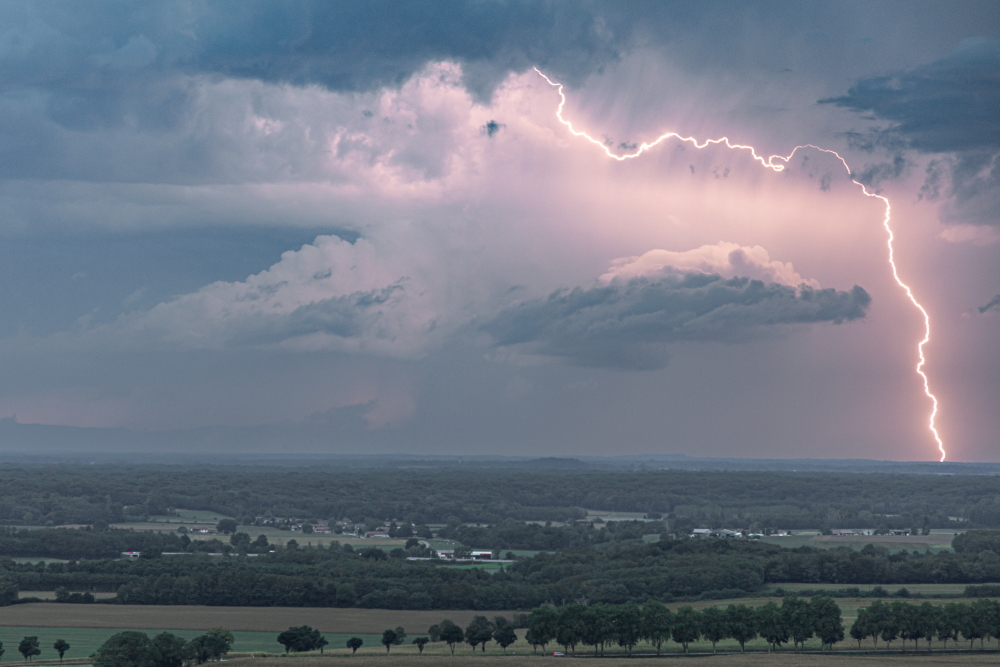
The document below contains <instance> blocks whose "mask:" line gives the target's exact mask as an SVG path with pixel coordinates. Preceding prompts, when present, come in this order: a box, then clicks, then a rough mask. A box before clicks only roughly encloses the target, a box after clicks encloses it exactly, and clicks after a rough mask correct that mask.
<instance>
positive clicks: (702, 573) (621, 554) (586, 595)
mask: <svg viewBox="0 0 1000 667" xmlns="http://www.w3.org/2000/svg"><path fill="white" fill-rule="evenodd" d="M994 538H995V536H994ZM980 542H981V543H983V544H989V543H990V542H989V540H980ZM992 544H993V545H994V548H982V549H981V550H964V551H963V552H961V553H952V552H942V553H937V554H933V553H917V552H906V551H900V552H897V553H889V552H888V551H887V550H886V549H884V548H879V547H874V546H871V545H869V546H866V547H865V548H864V549H862V550H860V551H857V550H853V549H848V548H837V549H829V550H823V549H816V548H813V547H799V548H796V549H788V548H783V547H779V546H775V545H769V544H763V543H755V542H750V541H745V540H720V539H709V540H693V539H681V540H661V541H659V542H654V543H648V544H647V543H644V542H642V541H639V540H634V541H616V542H609V543H606V544H601V545H595V546H590V547H577V548H570V549H565V550H563V551H559V552H556V553H540V554H538V555H536V556H534V557H530V558H522V559H518V560H517V561H516V562H513V563H510V564H508V565H507V566H506V567H504V568H503V569H501V570H498V571H493V572H492V573H491V572H490V571H486V570H483V569H479V568H471V569H464V568H458V567H454V566H451V565H448V564H445V563H442V562H440V561H436V560H431V561H409V560H406V556H407V553H408V552H407V551H406V550H405V549H402V548H400V549H394V550H392V551H391V552H390V553H389V554H387V553H386V551H384V550H382V549H379V548H377V547H368V548H365V549H360V550H355V549H353V548H351V547H350V546H349V545H337V544H332V545H331V546H330V547H329V548H322V547H300V546H296V545H289V546H286V547H283V548H280V549H277V550H275V551H274V552H273V553H264V554H261V555H259V556H256V557H251V556H249V555H234V556H231V557H223V558H211V557H208V556H205V555H198V554H192V555H179V556H166V555H160V554H159V551H158V550H157V549H150V550H147V551H146V552H144V553H143V557H140V558H135V559H118V560H116V559H101V560H80V561H72V562H68V563H60V562H54V563H48V564H46V563H35V564H32V563H18V562H15V561H13V560H12V559H6V558H4V559H0V588H4V587H6V588H7V589H10V588H13V590H15V591H16V590H18V589H20V590H38V591H54V590H60V589H63V590H64V591H66V592H68V591H75V592H78V593H82V592H86V591H93V592H98V591H106V592H114V593H116V596H115V597H114V598H111V599H110V600H109V602H110V603H117V604H164V605H178V604H199V605H221V606H243V605H246V606H316V607H355V606H357V607H367V608H384V609H483V610H490V609H530V608H533V607H536V606H538V605H541V604H545V603H551V604H554V605H557V606H561V605H564V604H568V603H570V602H574V601H583V602H587V603H588V604H589V603H607V604H623V603H626V602H635V603H637V604H641V603H644V602H646V601H648V600H658V601H660V602H672V601H676V600H689V599H723V598H730V597H742V596H746V595H749V594H753V593H758V592H760V591H763V590H776V589H778V588H780V587H781V584H783V583H789V582H798V583H802V582H805V583H824V584H842V585H843V587H844V591H843V592H844V593H851V594H852V595H854V596H857V595H859V594H860V593H859V591H858V590H857V587H858V586H872V585H898V586H904V587H905V586H906V585H908V584H917V583H952V584H969V585H973V586H976V585H978V586H981V587H982V590H981V591H980V592H979V594H989V591H991V590H993V588H994V587H991V586H987V585H988V584H990V583H991V582H996V581H1000V554H998V553H997V551H996V550H995V545H996V540H995V539H994V540H993V542H992ZM411 548H412V549H420V548H422V547H419V546H414V547H411ZM852 587H854V590H853V592H852ZM875 590H876V591H879V590H882V589H875ZM881 594H883V595H884V594H885V593H884V592H882V593H881ZM973 594H976V592H975V591H973ZM81 597H82V596H81ZM64 599H66V600H67V601H79V602H85V601H86V600H83V599H80V598H78V599H76V600H71V599H69V598H68V597H64ZM10 601H13V600H10Z"/></svg>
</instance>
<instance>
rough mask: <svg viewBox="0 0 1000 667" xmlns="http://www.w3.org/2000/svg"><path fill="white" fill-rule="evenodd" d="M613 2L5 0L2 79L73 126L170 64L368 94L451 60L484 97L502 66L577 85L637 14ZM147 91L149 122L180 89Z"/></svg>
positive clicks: (177, 69)
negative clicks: (34, 91)
mask: <svg viewBox="0 0 1000 667" xmlns="http://www.w3.org/2000/svg"><path fill="white" fill-rule="evenodd" d="M612 7H613V6H608V5H602V4H601V3H572V4H570V3H560V2H523V1H516V0H512V1H506V2H466V1H459V0H433V1H429V0H424V1H416V2H407V3H395V2H378V1H374V2H373V1H357V0H355V1H343V2H321V1H303V2H292V3H275V2H264V1H257V2H254V1H242V0H241V1H239V2H235V1H234V2H226V1H221V2H204V1H203V2H190V3H188V2H150V3H135V4H132V3H95V2H88V3H72V2H48V3H36V2H22V3H6V4H5V5H4V7H2V8H0V19H2V23H3V24H4V25H6V26H7V32H6V33H5V34H0V60H2V62H3V65H4V66H3V68H2V70H0V87H2V88H4V89H8V90H9V89H11V88H15V87H17V88H21V89H25V88H42V89H47V90H51V91H55V90H58V91H60V95H59V98H58V99H56V100H53V104H54V106H55V108H54V109H53V113H54V115H56V116H57V117H59V118H60V119H62V120H63V121H64V122H67V123H71V124H73V125H74V126H80V125H81V124H88V123H96V124H104V123H109V122H115V121H116V120H117V121H119V122H120V121H121V120H122V112H123V111H125V108H126V107H128V106H129V102H128V100H126V99H125V98H126V94H127V93H129V92H130V91H131V92H133V93H134V92H135V90H134V88H135V87H139V86H145V87H148V86H149V85H150V83H151V82H152V81H155V80H156V79H157V78H158V77H159V78H169V75H170V74H172V73H187V74H212V75H224V76H231V77H236V78H248V79H259V80H261V81H267V82H273V83H290V84H295V85H310V84H315V85H320V86H323V87H325V88H327V89H329V90H334V91H367V90H373V89H377V88H379V87H382V86H395V85H399V84H400V83H402V82H403V81H405V80H406V79H407V78H409V77H410V76H411V75H412V74H413V73H414V72H416V71H417V70H419V69H421V68H422V67H423V66H424V65H426V64H427V63H428V62H431V61H439V60H457V61H459V62H461V63H463V65H465V66H466V75H467V83H468V85H469V87H470V89H472V90H474V91H476V92H477V93H479V94H481V95H483V96H488V95H489V94H490V93H491V92H492V88H493V87H494V86H495V85H496V84H497V83H498V82H499V81H500V80H502V78H503V77H504V76H505V75H506V74H507V72H509V71H512V70H513V71H522V70H524V69H527V68H528V67H530V66H533V65H540V66H545V67H549V68H551V69H552V70H553V71H555V72H557V73H558V74H559V75H560V76H563V77H567V79H568V80H576V81H579V80H580V79H581V78H582V77H584V76H586V75H587V74H590V73H591V72H593V71H595V70H597V69H599V68H600V67H601V66H602V65H604V64H605V63H607V62H609V61H612V60H614V59H616V58H617V57H618V56H619V54H620V53H621V52H622V50H623V49H625V48H627V46H628V45H629V43H630V40H631V36H632V32H633V31H634V23H635V20H634V19H635V16H634V13H633V11H625V12H623V11H614V10H613V9H612ZM634 10H635V11H636V12H639V13H641V11H642V6H636V7H634ZM152 97H154V99H150V100H148V102H149V103H150V105H151V106H153V103H154V102H155V103H156V104H155V106H157V107H160V108H159V109H158V110H154V109H152V108H151V109H147V110H145V111H146V115H147V116H152V117H153V118H151V119H148V121H149V122H154V123H155V122H160V123H163V122H169V121H170V116H171V114H172V113H175V112H176V104H177V103H179V102H180V101H182V100H183V97H184V92H183V90H182V89H178V88H176V87H173V86H170V85H166V86H165V87H164V88H163V90H161V91H160V95H159V98H158V99H155V96H152ZM143 102H145V101H140V104H142V103H143ZM123 105H125V106H123Z"/></svg>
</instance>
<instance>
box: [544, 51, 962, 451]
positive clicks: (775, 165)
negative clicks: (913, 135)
mask: <svg viewBox="0 0 1000 667" xmlns="http://www.w3.org/2000/svg"><path fill="white" fill-rule="evenodd" d="M534 69H535V71H536V72H538V75H539V76H541V77H542V78H543V79H545V81H546V82H547V83H548V84H549V85H550V86H552V87H553V88H555V89H556V90H557V91H558V93H559V106H558V107H557V108H556V118H558V119H559V122H560V123H562V124H563V125H565V126H566V129H567V130H569V132H570V134H572V135H573V136H574V137H580V138H582V139H586V140H587V141H589V142H590V143H592V144H594V145H595V146H597V147H598V148H600V149H601V150H602V151H603V152H604V154H605V155H606V156H607V157H609V158H611V159H612V160H617V161H619V162H624V161H625V160H631V159H633V158H637V157H639V156H640V155H642V154H643V153H645V152H647V151H649V150H652V149H653V148H656V147H657V146H659V145H660V144H662V143H663V142H665V141H667V140H668V139H677V140H678V141H682V142H685V143H689V144H691V145H692V146H694V147H695V148H705V147H707V146H711V145H722V144H724V145H725V146H726V147H727V148H731V149H733V150H744V151H749V152H750V155H751V156H753V159H754V160H756V161H757V162H759V163H760V164H761V166H762V167H765V168H767V169H771V170H773V171H776V172H780V171H784V170H785V167H786V166H787V165H788V162H789V160H791V159H792V158H793V157H794V156H795V154H796V153H797V152H798V151H799V149H805V148H812V149H814V150H817V151H820V152H821V153H828V154H830V155H833V156H835V157H836V158H837V159H838V160H840V163H841V164H842V165H844V169H845V170H846V171H847V175H848V177H849V178H850V179H851V182H852V183H854V184H855V185H857V186H858V187H859V188H861V192H862V193H864V195H865V196H866V197H872V198H874V199H880V200H881V201H882V203H883V204H884V205H885V218H884V219H883V220H882V226H883V227H885V231H886V234H887V235H888V241H887V246H888V249H889V266H890V267H892V277H893V278H894V279H895V280H896V284H898V285H899V286H900V287H901V288H903V290H904V291H905V292H906V297H907V298H908V299H909V300H910V303H912V304H913V306H914V307H915V308H916V309H917V310H919V311H920V314H921V315H922V316H923V318H924V337H923V338H922V339H921V340H920V342H919V343H917V359H918V361H917V367H916V371H917V375H919V376H920V378H921V380H922V381H923V385H924V394H926V396H927V398H929V399H930V401H931V414H930V418H929V420H928V424H927V426H928V428H929V429H930V432H931V434H932V435H933V436H934V440H935V442H937V448H938V451H939V452H940V453H941V459H940V460H941V461H944V460H945V457H946V456H947V453H946V452H945V449H944V440H942V439H941V434H940V433H938V430H937V425H936V422H937V415H938V399H937V396H935V395H934V393H933V392H932V391H931V384H930V379H929V378H928V377H927V373H926V372H925V371H924V366H925V365H926V364H927V358H926V356H925V355H924V346H925V345H926V344H927V343H929V342H930V340H931V317H930V315H929V314H928V313H927V309H926V308H924V307H923V305H921V303H920V302H919V301H917V297H916V296H914V294H913V290H912V289H910V286H909V285H907V284H906V283H905V282H903V279H902V278H900V277H899V270H898V269H897V268H896V253H895V248H894V247H893V241H894V240H895V235H894V234H893V232H892V227H891V226H890V224H889V223H890V221H891V213H892V207H891V205H890V204H889V199H888V198H887V197H884V196H882V195H880V194H877V193H875V192H869V190H868V188H867V187H865V185H864V183H861V182H860V181H857V180H855V178H854V173H853V172H852V171H851V167H850V166H849V165H848V164H847V160H845V159H844V158H843V157H841V155H840V153H838V152H837V151H834V150H830V149H829V148H821V147H819V146H814V145H813V144H803V145H801V146H796V147H795V148H793V149H792V152H791V153H789V154H788V155H784V156H782V155H772V156H770V157H768V158H766V159H765V158H764V157H763V156H761V155H758V154H757V151H756V149H755V148H754V147H753V146H748V145H745V144H734V143H732V142H731V141H730V140H729V137H719V138H718V139H706V140H704V141H701V142H699V141H698V140H697V139H695V138H694V137H685V136H683V135H680V134H678V133H677V132H664V133H663V134H661V135H660V136H658V137H657V138H656V139H654V140H653V141H644V142H642V143H641V144H640V145H639V146H638V147H637V148H636V149H635V150H634V151H633V152H631V153H624V154H622V155H618V154H616V153H614V152H613V151H612V150H611V148H610V147H609V146H608V145H607V144H605V143H604V142H602V141H600V140H598V139H595V138H593V137H592V136H590V135H589V134H587V133H586V132H583V131H580V130H577V129H576V128H575V127H573V123H572V122H571V121H568V120H566V119H565V118H563V108H564V107H565V106H566V93H565V92H564V91H563V85H562V84H561V83H557V82H555V81H553V80H552V79H550V78H549V77H547V76H546V75H545V74H544V73H543V72H542V71H541V70H540V69H538V68H537V67H536V68H534Z"/></svg>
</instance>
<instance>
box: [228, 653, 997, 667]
mask: <svg viewBox="0 0 1000 667" xmlns="http://www.w3.org/2000/svg"><path fill="white" fill-rule="evenodd" d="M551 659H552V658H551V657H545V656H540V655H538V656H531V655H518V656H506V657H504V656H489V655H487V656H482V655H478V656H475V657H473V656H469V655H461V656H460V655H458V654H456V655H455V656H454V657H453V658H452V657H449V658H448V662H447V663H445V664H448V665H454V666H455V667H458V666H459V665H476V666H477V667H526V666H527V667H533V666H534V665H538V664H539V663H540V662H542V661H546V662H547V661H549V660H551ZM350 660H351V663H350V664H352V665H359V666H360V665H370V666H372V667H374V666H375V665H378V666H379V667H410V666H412V665H433V664H440V662H439V661H438V660H436V659H435V657H434V656H416V655H413V656H410V655H403V654H391V655H388V656H387V655H385V653H384V652H383V654H382V655H378V656H376V655H361V653H360V652H359V653H358V655H356V656H353V657H352V658H350ZM887 662H888V663H889V664H898V665H900V667H902V665H917V666H918V667H950V666H951V665H963V666H964V665H970V666H976V665H993V664H996V662H997V658H996V655H991V654H970V655H962V654H957V653H943V654H939V653H934V654H931V655H928V654H923V655H917V654H915V653H907V654H906V655H905V656H898V657H897V656H892V657H889V656H888V655H886V654H884V653H880V654H879V655H817V654H805V655H798V654H794V653H789V654H780V655H779V654H771V655H769V654H767V653H764V654H747V655H740V654H735V655H717V656H708V657H705V656H692V657H679V656H671V657H669V658H659V659H657V658H655V657H649V658H645V657H644V659H643V661H642V663H641V664H643V665H647V666H648V665H669V666H670V667H688V666H690V665H702V666H704V665H706V664H707V665H719V666H720V667H770V666H771V665H774V666H776V667H845V666H846V667H854V666H855V665H857V666H861V667H877V666H879V665H885V664H886V663H887ZM288 664H289V661H288V660H285V661H284V662H282V659H273V658H266V659H260V658H258V659H239V658H238V659H235V660H230V661H229V666H230V667H280V666H282V665H288ZM291 664H294V665H295V666H296V667H328V666H329V665H330V664H341V663H340V662H339V661H337V658H335V657H333V656H331V657H319V656H316V657H313V656H309V657H296V658H294V662H292V663H291ZM600 664H601V666H602V667H625V666H626V665H634V664H635V662H634V661H633V660H632V659H631V658H625V657H619V658H604V659H602V660H601V662H600Z"/></svg>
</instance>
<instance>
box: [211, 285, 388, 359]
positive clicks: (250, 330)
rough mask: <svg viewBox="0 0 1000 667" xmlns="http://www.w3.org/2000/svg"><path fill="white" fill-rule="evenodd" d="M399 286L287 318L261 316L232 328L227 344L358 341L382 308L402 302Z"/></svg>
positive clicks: (322, 304) (359, 294) (302, 308)
mask: <svg viewBox="0 0 1000 667" xmlns="http://www.w3.org/2000/svg"><path fill="white" fill-rule="evenodd" d="M402 293H403V286H402V285H401V284H398V283H397V284H394V285H389V286H388V287H386V288H384V289H380V290H370V291H363V292H355V293H353V294H348V295H345V296H338V297H332V298H329V299H323V300H321V301H315V302H313V303H308V304H305V305H302V306H299V307H298V308H296V309H295V310H293V311H292V312H291V313H290V314H288V315H278V316H274V315H263V316H259V317H256V318H250V319H249V320H245V321H241V322H239V323H237V324H234V325H233V326H232V328H231V331H230V337H229V340H228V342H229V343H231V344H235V345H237V346H240V345H265V344H268V343H280V342H282V341H285V340H289V339H292V338H298V337H301V336H309V335H311V334H327V335H331V336H336V337H338V338H354V339H358V338H361V337H362V336H364V335H365V334H366V333H370V331H371V329H372V328H374V327H375V325H376V321H377V320H378V319H379V316H380V313H381V308H382V307H383V306H386V305H387V304H388V303H389V302H390V301H391V300H392V299H394V298H396V299H399V298H402Z"/></svg>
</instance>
